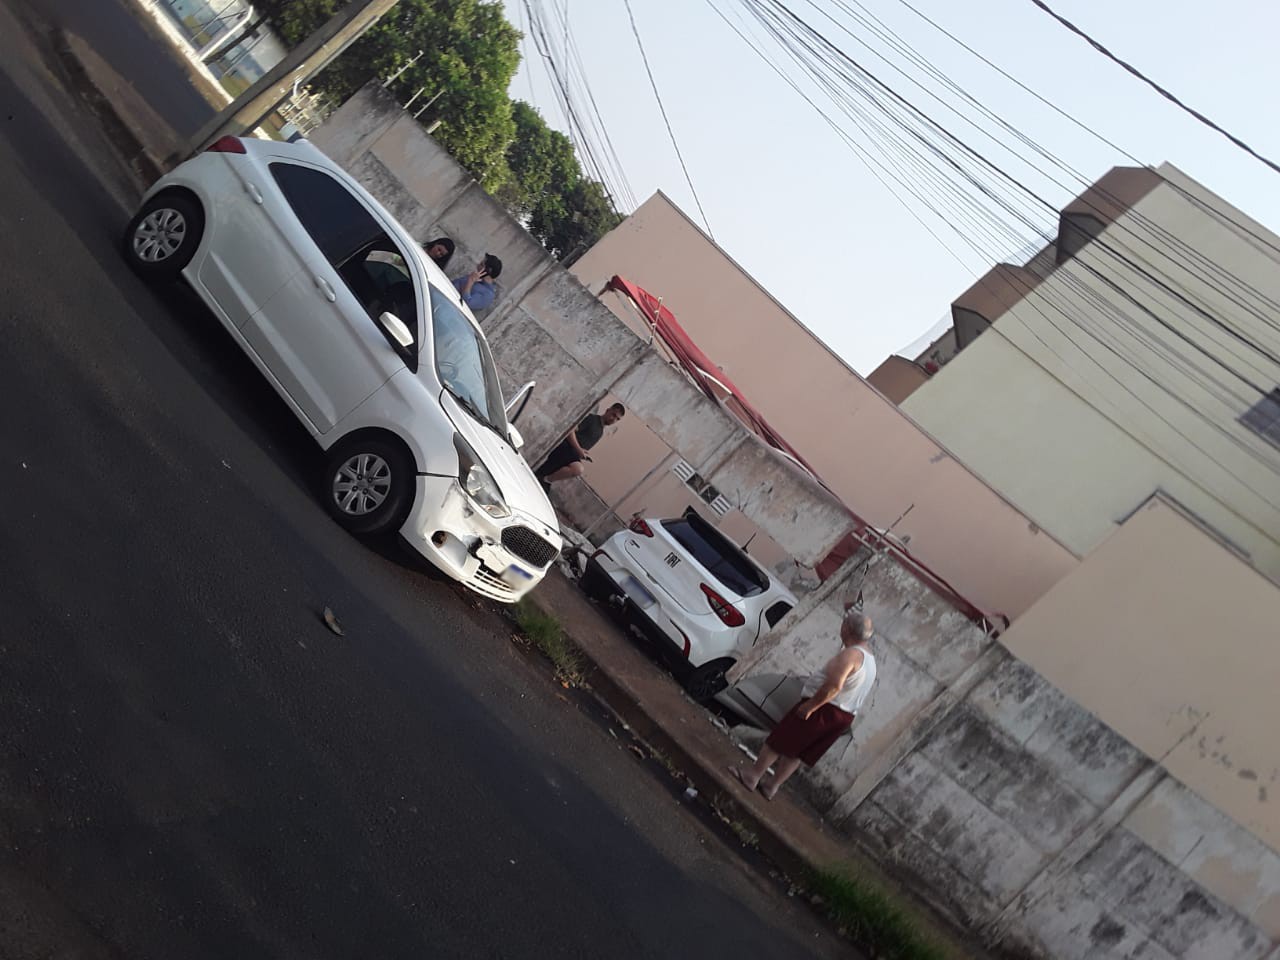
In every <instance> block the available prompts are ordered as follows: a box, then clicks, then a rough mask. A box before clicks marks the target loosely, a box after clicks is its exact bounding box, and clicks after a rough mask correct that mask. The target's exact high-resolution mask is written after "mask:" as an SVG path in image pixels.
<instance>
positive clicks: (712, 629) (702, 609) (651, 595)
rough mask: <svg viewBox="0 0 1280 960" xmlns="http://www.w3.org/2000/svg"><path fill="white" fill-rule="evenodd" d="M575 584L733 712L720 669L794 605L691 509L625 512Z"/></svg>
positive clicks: (697, 690) (699, 694)
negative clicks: (674, 513) (667, 515)
mask: <svg viewBox="0 0 1280 960" xmlns="http://www.w3.org/2000/svg"><path fill="white" fill-rule="evenodd" d="M582 588H583V589H584V590H585V591H586V592H587V593H588V594H590V595H591V596H594V597H596V598H598V599H601V600H604V601H606V602H608V603H611V604H612V605H613V606H614V607H616V608H617V609H618V610H619V611H620V613H621V614H622V615H623V616H624V617H625V619H626V620H627V622H628V624H629V625H630V626H632V627H634V628H635V629H637V630H639V631H640V632H641V633H642V634H644V635H645V636H646V637H648V638H650V639H651V640H653V641H655V642H656V643H657V644H658V646H659V648H660V649H661V650H662V651H663V653H664V654H666V659H667V661H668V662H670V663H671V664H672V666H673V669H674V672H675V673H676V675H677V676H678V677H679V678H680V680H681V682H683V683H684V686H685V689H686V690H688V691H689V694H690V696H692V697H693V698H694V699H695V700H698V701H700V702H706V701H708V700H711V699H713V698H716V699H720V700H721V701H722V702H724V703H725V704H726V705H728V706H731V707H733V708H734V709H735V710H737V711H738V712H741V706H742V705H741V704H738V703H736V702H734V697H733V694H732V691H729V690H727V689H726V684H725V678H724V675H725V671H727V670H728V669H729V668H730V667H731V666H733V664H734V663H735V662H736V661H737V660H738V658H739V657H741V656H742V655H743V654H744V653H746V652H747V651H748V650H750V649H751V647H752V646H753V645H754V644H755V642H756V641H757V640H759V639H760V638H761V637H762V636H764V634H766V633H767V632H768V631H769V630H770V629H771V628H772V627H774V626H775V625H776V624H777V623H778V621H780V620H781V619H782V618H783V617H785V616H786V615H787V613H788V612H790V610H791V608H792V607H794V606H795V605H796V598H795V596H794V595H793V594H792V593H791V592H790V591H789V590H787V589H786V587H784V586H782V584H780V583H779V582H778V581H777V580H775V579H774V578H773V577H771V576H770V575H769V574H768V573H766V572H765V571H764V570H763V569H762V568H761V567H760V566H759V565H758V564H757V563H756V562H755V561H754V560H752V559H751V557H749V556H748V555H747V553H746V552H745V551H744V550H742V548H740V547H738V546H737V545H736V544H734V543H733V542H732V541H731V540H729V538H728V537H726V536H725V535H724V534H723V533H721V532H720V531H719V530H717V529H716V528H715V527H714V526H712V525H711V524H710V523H709V522H707V521H706V520H705V519H703V517H702V516H700V515H699V514H698V513H697V512H696V511H694V510H686V511H685V514H684V516H683V517H680V518H679V519H676V520H647V519H641V518H638V517H637V518H636V519H634V520H632V521H631V525H630V526H629V527H628V529H626V530H622V531H619V532H618V533H615V534H614V535H613V536H612V537H610V538H609V539H608V540H606V541H605V542H604V543H603V544H602V545H601V547H600V549H599V550H597V551H595V553H593V554H592V556H591V559H590V560H589V561H588V562H587V569H586V572H585V573H584V574H583V576H582Z"/></svg>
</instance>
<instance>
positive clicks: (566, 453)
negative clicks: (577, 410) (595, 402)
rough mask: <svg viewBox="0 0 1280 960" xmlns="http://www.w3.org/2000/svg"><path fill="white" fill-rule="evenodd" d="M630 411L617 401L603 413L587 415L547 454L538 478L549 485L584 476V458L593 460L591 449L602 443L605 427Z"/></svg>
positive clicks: (545, 484)
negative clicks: (590, 454)
mask: <svg viewBox="0 0 1280 960" xmlns="http://www.w3.org/2000/svg"><path fill="white" fill-rule="evenodd" d="M626 412H627V411H626V408H625V407H623V406H622V404H620V403H615V404H611V405H610V406H609V408H608V409H606V410H605V412H604V413H603V414H598V413H588V414H587V415H586V416H585V417H583V418H582V422H581V423H580V424H578V425H577V426H576V427H574V428H573V429H572V430H570V431H569V435H568V436H567V437H565V438H564V439H563V440H562V441H560V443H559V445H558V446H556V448H555V449H554V450H552V451H551V452H550V453H549V454H547V459H546V462H544V463H543V464H542V466H541V467H539V468H538V471H537V474H538V479H539V480H541V481H542V485H543V486H544V487H545V486H547V485H548V484H551V483H554V482H555V481H557V480H570V479H572V478H573V477H580V476H582V464H583V461H586V462H587V463H590V462H591V457H589V456H588V455H587V451H588V450H590V449H591V448H592V447H594V446H595V445H596V444H597V443H599V442H600V438H601V437H603V436H604V428H605V427H610V426H613V424H615V423H617V422H618V421H619V420H621V419H622V418H623V416H625V415H626Z"/></svg>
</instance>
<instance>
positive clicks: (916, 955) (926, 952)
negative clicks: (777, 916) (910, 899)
mask: <svg viewBox="0 0 1280 960" xmlns="http://www.w3.org/2000/svg"><path fill="white" fill-rule="evenodd" d="M809 886H810V888H811V889H812V891H813V892H814V893H816V894H817V895H818V896H820V897H821V898H822V900H823V902H824V905H825V908H826V910H827V913H828V914H829V915H830V917H831V919H832V920H834V921H836V923H838V924H840V926H841V927H843V928H844V929H845V930H846V931H847V932H848V934H849V935H850V936H851V937H852V938H853V940H854V942H856V943H859V944H863V945H865V946H868V947H870V948H872V949H873V951H874V952H875V955H876V956H877V957H884V958H886V960H946V957H947V954H946V953H945V952H944V951H943V949H942V948H941V947H940V946H938V945H937V944H936V943H933V942H932V941H930V940H929V939H928V938H927V937H926V936H925V935H924V934H922V933H921V932H920V930H919V929H918V928H917V927H916V925H915V923H914V922H913V921H912V919H911V917H910V915H909V914H908V913H907V912H906V911H905V910H903V908H902V907H901V906H899V905H898V904H897V903H895V902H894V901H893V900H892V899H890V898H889V897H888V896H887V895H886V894H885V893H884V892H883V891H881V890H879V889H877V888H876V887H874V886H872V885H871V884H869V883H867V882H866V881H864V880H861V879H859V878H858V877H855V876H853V875H852V874H850V873H847V872H842V871H826V870H824V871H819V872H817V873H815V874H814V875H813V877H812V879H811V881H810V884H809Z"/></svg>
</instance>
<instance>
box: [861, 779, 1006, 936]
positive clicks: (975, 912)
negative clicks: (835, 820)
mask: <svg viewBox="0 0 1280 960" xmlns="http://www.w3.org/2000/svg"><path fill="white" fill-rule="evenodd" d="M849 831H850V833H851V835H852V837H853V839H854V840H855V841H856V842H857V843H858V844H859V846H861V847H863V848H864V849H865V850H867V852H868V853H870V854H871V856H872V857H873V858H874V859H875V860H876V861H877V862H878V863H880V864H882V865H884V866H885V867H887V868H889V869H890V870H891V872H892V873H893V874H895V875H896V876H898V877H899V878H901V879H902V881H903V882H904V883H905V884H906V886H908V887H909V888H910V889H911V890H913V891H914V892H915V893H916V894H917V895H918V896H920V897H921V898H922V899H923V900H925V902H927V903H929V904H931V905H932V906H933V907H934V908H935V909H937V910H938V911H939V912H940V913H942V914H943V915H944V916H946V917H949V918H950V919H951V920H952V921H953V922H954V923H955V924H956V925H957V926H959V927H961V928H967V927H978V926H981V925H982V924H983V923H984V922H985V921H986V920H987V919H988V918H989V917H990V916H991V915H993V914H994V913H995V912H996V911H997V910H998V909H999V905H998V904H997V903H996V902H995V901H994V900H993V899H991V897H989V896H988V895H987V894H986V893H985V892H984V891H983V890H982V888H981V887H979V886H978V885H977V884H976V883H974V882H973V879H972V877H971V874H970V872H969V870H968V869H967V868H966V867H964V866H961V867H957V866H955V865H954V864H953V863H952V862H951V861H950V860H949V859H947V857H946V856H944V855H943V854H942V853H940V852H939V851H938V850H936V849H935V848H934V847H932V846H931V845H930V844H928V843H926V842H925V841H924V839H923V838H921V837H919V836H917V835H915V834H914V833H912V831H911V828H910V827H909V826H908V825H907V824H905V823H903V822H902V820H901V819H900V818H899V817H898V815H897V812H896V811H895V810H892V809H890V808H887V807H882V806H881V805H880V804H878V803H876V802H874V801H868V802H867V803H865V804H864V805H863V806H862V807H860V808H859V809H858V819H857V822H856V823H854V824H850V826H849Z"/></svg>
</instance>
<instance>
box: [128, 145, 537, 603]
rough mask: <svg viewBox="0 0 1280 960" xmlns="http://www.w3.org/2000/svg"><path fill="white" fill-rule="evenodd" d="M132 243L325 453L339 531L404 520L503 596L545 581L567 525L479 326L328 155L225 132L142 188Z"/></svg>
mask: <svg viewBox="0 0 1280 960" xmlns="http://www.w3.org/2000/svg"><path fill="white" fill-rule="evenodd" d="M123 249H124V255H125V257H126V258H127V259H128V261H129V263H130V265H131V266H132V267H133V269H134V270H135V271H136V272H137V273H139V274H140V275H141V276H143V277H144V278H146V279H149V280H155V281H162V280H174V279H177V278H178V277H179V276H181V277H183V278H185V280H186V281H187V282H188V283H189V284H190V285H191V287H192V288H193V289H194V290H195V291H196V293H197V294H198V295H199V296H200V298H201V299H202V300H204V302H205V303H206V304H207V305H208V306H209V308H210V309H211V310H212V311H213V313H214V314H215V315H216V316H217V317H218V319H219V320H221V321H222V324H223V325H224V326H225V327H226V329H227V331H228V332H229V333H230V334H231V336H232V337H233V338H234V339H235V341H236V343H238V344H239V345H240V347H241V348H242V349H243V350H244V351H245V353H247V354H248V355H249V357H250V359H252V361H253V362H254V364H256V365H257V367H258V369H259V370H260V371H261V372H262V374H263V375H264V376H265V377H266V378H267V380H268V381H270V383H271V384H272V386H274V387H275V389H276V390H277V391H278V392H279V394H280V396H281V397H283V398H284V401H285V403H287V404H288V406H289V408H290V409H291V410H293V412H294V413H295V414H296V415H297V417H298V419H299V420H301V421H302V423H303V425H304V426H305V427H306V428H307V430H308V431H310V433H311V435H312V436H313V437H314V438H315V440H316V442H317V443H319V444H320V446H321V447H322V448H323V449H324V450H325V451H326V452H327V458H326V463H325V467H324V472H323V477H322V483H321V495H322V497H323V500H324V505H325V508H326V509H327V510H328V512H329V513H330V515H331V516H333V518H334V519H335V520H337V521H338V522H339V523H340V524H342V526H344V527H346V528H347V529H348V530H350V531H352V532H353V533H359V534H375V533H394V532H397V531H398V532H399V533H400V534H402V535H403V536H404V538H405V539H406V540H407V541H408V542H409V543H410V544H411V545H412V546H413V547H414V548H415V549H416V550H417V551H418V552H419V553H421V554H422V555H423V556H424V557H425V558H426V559H427V560H429V561H430V562H431V563H432V564H433V565H434V566H436V567H438V568H439V569H440V570H442V571H444V572H445V573H446V574H448V575H449V576H451V577H453V578H454V579H456V580H458V581H460V582H461V583H463V584H465V585H466V586H468V587H470V588H471V589H473V590H475V591H476V592H477V593H481V594H483V595H485V596H487V597H492V598H494V599H496V600H502V601H508V602H510V601H514V600H517V599H519V598H520V597H521V596H522V595H523V594H525V593H526V592H527V591H528V590H529V589H531V588H532V587H533V586H534V585H535V584H537V583H538V582H539V581H540V580H541V579H542V577H543V575H544V574H545V573H546V571H547V568H548V567H549V566H550V564H551V562H552V561H553V560H554V559H555V557H556V555H557V554H558V553H559V552H560V547H561V538H560V532H559V526H558V523H557V521H556V515H555V512H554V511H553V510H552V508H551V504H550V503H549V502H548V500H547V497H546V494H545V492H544V491H543V489H542V487H541V485H540V484H539V483H538V481H537V479H536V478H535V477H534V475H533V471H532V470H531V469H530V468H529V465H528V464H527V463H526V462H525V460H524V458H523V457H521V456H520V453H519V448H520V446H521V440H520V435H519V433H518V431H517V430H516V429H515V427H513V426H511V425H510V424H509V423H508V420H507V412H508V410H509V408H510V407H509V405H508V404H504V401H503V396H502V393H501V389H500V387H499V384H498V374H497V371H496V369H495V368H494V363H493V357H492V355H491V353H490V351H489V345H488V343H487V342H486V341H485V338H484V334H483V333H482V332H481V330H480V327H479V325H478V324H477V323H476V321H475V318H474V317H472V316H471V313H470V311H469V310H468V309H467V307H466V306H465V305H464V304H463V303H462V301H461V300H460V299H459V296H458V293H457V291H456V290H455V289H454V287H453V284H452V283H450V282H449V279H448V278H447V277H446V276H445V275H444V274H443V273H442V272H441V271H440V270H439V268H437V267H436V266H435V264H434V263H432V262H431V260H430V259H429V258H428V257H427V256H426V254H425V252H424V251H423V250H422V248H421V247H420V246H419V245H418V244H417V243H416V242H414V239H413V237H412V236H410V235H409V233H408V232H407V231H406V230H405V229H404V227H402V226H401V225H400V224H399V223H397V222H396V221H395V219H394V218H393V217H392V216H391V215H390V214H389V213H387V211H386V210H384V209H383V208H382V207H381V206H380V205H379V204H378V203H377V201H375V200H374V199H373V198H372V197H371V196H369V194H368V193H367V192H366V191H365V190H364V189H363V188H362V187H361V186H360V185H359V184H357V183H356V182H355V181H354V180H352V179H351V178H350V177H349V176H347V175H346V173H344V172H343V171H342V170H341V168H339V167H338V166H337V165H336V164H335V163H334V162H333V161H332V160H330V159H329V158H328V157H326V156H325V155H324V154H323V153H321V152H320V151H319V150H317V149H316V148H315V147H314V146H312V145H310V144H308V143H305V142H301V143H277V142H272V141H266V140H254V139H239V138H235V137H225V138H223V139H222V140H219V141H218V142H217V143H215V144H214V145H213V146H212V147H210V148H209V150H208V151H206V152H205V153H202V154H200V155H199V156H196V157H194V158H192V159H191V160H188V161H187V162H185V163H183V164H181V165H180V166H178V167H176V168H175V169H174V170H173V171H172V172H171V173H169V174H168V175H167V176H165V177H163V178H161V179H160V180H159V181H158V182H157V183H156V184H155V185H154V186H153V187H152V188H151V189H150V190H149V191H147V194H146V196H145V197H144V198H143V201H142V206H141V208H140V209H139V211H138V213H137V215H136V216H135V217H134V218H133V220H132V221H130V223H129V226H128V228H127V229H126V230H125V234H124V238H123ZM527 386H528V385H527ZM526 392H527V388H526V390H522V391H521V394H525V393H526ZM518 399H519V395H518V396H517V397H515V398H513V402H514V401H515V400H518Z"/></svg>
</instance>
